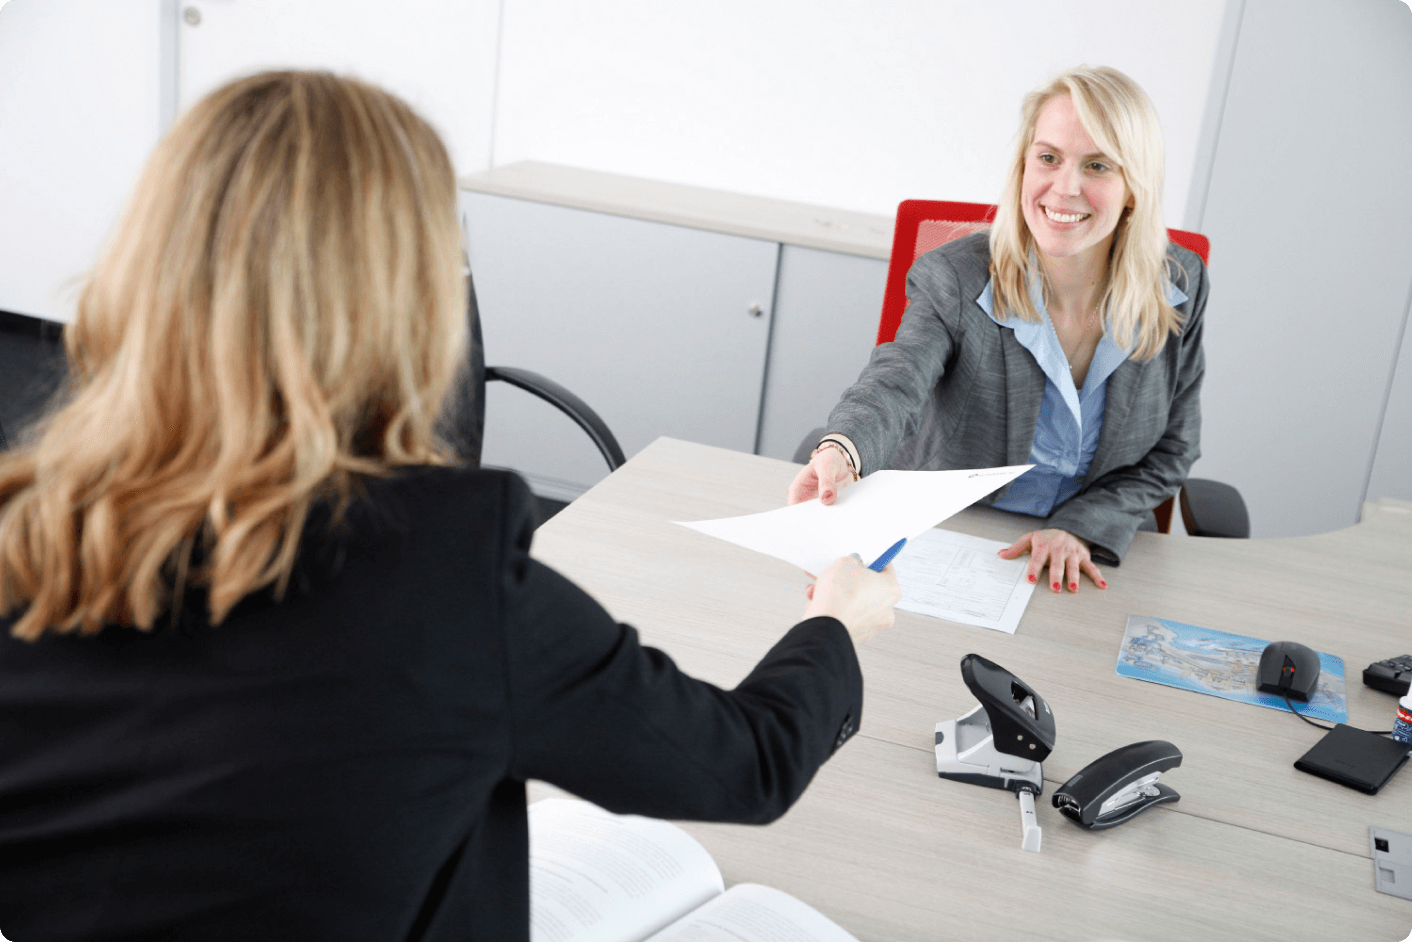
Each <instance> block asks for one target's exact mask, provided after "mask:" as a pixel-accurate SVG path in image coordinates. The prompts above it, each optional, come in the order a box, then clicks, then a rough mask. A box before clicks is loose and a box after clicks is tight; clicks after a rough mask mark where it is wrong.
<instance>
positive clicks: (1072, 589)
mask: <svg viewBox="0 0 1412 942" xmlns="http://www.w3.org/2000/svg"><path fill="white" fill-rule="evenodd" d="M1078 589H1079V584H1078V583H1077V582H1071V583H1069V591H1070V592H1077V591H1078Z"/></svg>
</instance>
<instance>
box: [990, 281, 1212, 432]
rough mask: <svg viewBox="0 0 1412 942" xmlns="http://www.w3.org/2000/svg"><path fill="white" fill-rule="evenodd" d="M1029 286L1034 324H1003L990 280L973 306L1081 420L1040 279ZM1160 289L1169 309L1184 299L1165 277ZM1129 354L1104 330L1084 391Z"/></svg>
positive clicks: (1012, 319) (1101, 380)
mask: <svg viewBox="0 0 1412 942" xmlns="http://www.w3.org/2000/svg"><path fill="white" fill-rule="evenodd" d="M1031 270H1032V271H1034V270H1033V269H1031ZM1029 287H1030V302H1031V303H1032V304H1034V308H1035V310H1036V311H1038V312H1039V316H1040V318H1041V320H1040V321H1039V322H1038V323H1034V322H1031V321H1026V320H1021V319H1020V318H1018V317H1010V318H1007V319H1006V320H1004V321H1002V320H1000V319H999V318H997V317H996V316H995V294H994V290H993V288H992V283H991V279H986V283H985V288H984V290H982V291H981V293H980V295H979V296H978V297H977V298H976V303H977V304H979V305H980V307H981V310H983V311H985V313H986V316H987V317H989V318H990V319H991V320H992V321H994V322H995V323H997V324H999V325H1000V326H1001V327H1007V328H1009V329H1010V330H1013V331H1014V332H1015V339H1016V340H1018V341H1019V342H1020V345H1021V346H1022V347H1024V348H1025V349H1026V350H1028V351H1030V354H1031V355H1032V356H1033V357H1034V358H1035V361H1036V362H1037V363H1039V366H1040V369H1042V370H1044V375H1045V376H1046V377H1047V378H1048V380H1049V381H1050V382H1051V383H1053V384H1054V387H1055V388H1056V389H1057V390H1058V391H1059V394H1060V396H1061V398H1063V400H1064V404H1065V405H1066V406H1068V408H1069V411H1070V412H1072V413H1073V415H1074V419H1075V421H1081V419H1080V410H1079V390H1078V389H1077V388H1075V386H1074V378H1073V376H1072V375H1071V374H1070V372H1069V369H1068V366H1069V363H1068V358H1067V357H1065V356H1064V351H1063V349H1062V348H1061V347H1060V346H1059V338H1058V336H1056V335H1055V333H1054V326H1053V324H1052V323H1051V322H1050V320H1049V311H1048V309H1047V308H1046V307H1045V304H1044V286H1043V280H1042V279H1041V278H1040V276H1039V273H1038V272H1035V273H1034V274H1033V275H1032V276H1031V277H1030V285H1029ZM1162 290H1163V294H1164V295H1165V296H1166V298H1167V303H1168V304H1170V305H1172V306H1173V307H1175V306H1177V305H1178V304H1181V303H1182V302H1183V301H1185V300H1186V299H1187V296H1186V295H1185V294H1184V293H1183V292H1182V290H1181V289H1180V288H1178V287H1177V286H1176V285H1174V284H1172V282H1171V281H1170V280H1168V279H1166V278H1164V279H1163V280H1162ZM1129 352H1130V351H1126V350H1123V349H1122V348H1120V347H1119V346H1118V345H1117V344H1116V343H1114V342H1113V339H1112V338H1111V337H1110V336H1109V335H1108V333H1107V332H1106V331H1105V332H1104V334H1103V336H1102V337H1101V338H1099V341H1098V348H1097V349H1096V350H1095V351H1094V354H1093V361H1092V362H1091V363H1090V364H1089V367H1088V374H1087V375H1086V376H1085V377H1084V389H1085V390H1093V389H1096V388H1098V386H1099V385H1100V384H1102V383H1105V382H1107V380H1108V377H1109V376H1111V375H1113V371H1114V370H1116V369H1117V368H1118V367H1119V366H1121V365H1122V363H1123V361H1124V360H1126V359H1127V358H1128V354H1129Z"/></svg>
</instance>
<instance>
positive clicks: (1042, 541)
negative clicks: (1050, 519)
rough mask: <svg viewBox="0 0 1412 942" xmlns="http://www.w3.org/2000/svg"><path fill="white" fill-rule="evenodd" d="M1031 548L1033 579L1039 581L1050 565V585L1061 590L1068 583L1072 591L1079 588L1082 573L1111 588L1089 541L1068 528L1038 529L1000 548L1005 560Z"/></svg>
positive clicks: (1104, 587)
mask: <svg viewBox="0 0 1412 942" xmlns="http://www.w3.org/2000/svg"><path fill="white" fill-rule="evenodd" d="M1026 550H1028V551H1029V554H1030V569H1029V573H1028V576H1029V580H1030V581H1031V582H1035V581H1037V580H1038V578H1039V574H1040V572H1042V571H1043V570H1044V567H1045V566H1046V565H1047V566H1048V567H1049V588H1050V590H1051V591H1054V592H1060V591H1062V589H1063V587H1064V586H1067V587H1068V589H1069V591H1070V592H1077V591H1079V573H1081V572H1082V573H1086V574H1087V575H1088V577H1089V578H1090V579H1092V580H1093V584H1094V585H1096V586H1098V587H1099V588H1100V589H1106V588H1108V583H1106V582H1104V581H1103V574H1102V573H1101V572H1099V571H1098V567H1097V566H1095V565H1094V564H1093V558H1092V557H1091V556H1090V555H1089V552H1088V544H1087V543H1085V542H1084V541H1083V540H1081V539H1079V538H1078V537H1076V536H1074V535H1073V534H1072V533H1070V532H1069V531H1068V530H1034V531H1031V532H1029V533H1026V534H1025V535H1024V536H1022V537H1020V538H1019V539H1018V540H1016V541H1015V542H1014V543H1011V544H1010V545H1009V546H1007V547H1005V549H1003V550H1001V551H1000V557H1001V558H1002V559H1014V558H1015V557H1016V556H1019V555H1020V554H1021V553H1023V552H1025V551H1026Z"/></svg>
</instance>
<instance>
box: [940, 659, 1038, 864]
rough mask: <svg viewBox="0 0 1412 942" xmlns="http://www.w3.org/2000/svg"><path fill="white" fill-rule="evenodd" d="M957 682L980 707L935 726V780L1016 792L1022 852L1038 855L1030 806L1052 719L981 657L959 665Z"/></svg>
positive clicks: (1026, 690)
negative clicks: (940, 779)
mask: <svg viewBox="0 0 1412 942" xmlns="http://www.w3.org/2000/svg"><path fill="white" fill-rule="evenodd" d="M961 679H962V680H964V681H965V682H966V686H967V687H968V688H970V691H971V693H973V694H975V695H976V699H977V700H979V701H980V703H978V704H976V707H975V709H973V710H971V711H970V712H969V713H967V714H966V715H965V716H962V717H960V718H959V719H954V720H943V721H942V722H940V723H937V724H936V774H937V775H939V776H941V777H942V778H949V779H955V780H956V781H958V782H968V783H970V784H972V785H984V786H986V787H988V788H1004V789H1008V790H1009V791H1012V792H1014V793H1015V794H1016V795H1017V796H1018V797H1019V799H1020V822H1021V826H1022V827H1023V828H1024V839H1023V841H1022V842H1021V846H1022V847H1023V848H1024V849H1025V850H1033V851H1038V850H1039V845H1040V838H1041V833H1040V828H1039V825H1038V824H1037V823H1036V820H1035V812H1034V800H1035V796H1037V795H1039V794H1040V793H1041V792H1043V791H1044V770H1043V768H1042V767H1041V766H1040V763H1041V762H1043V761H1044V760H1045V759H1047V758H1049V753H1050V752H1052V751H1053V749H1054V713H1053V712H1052V711H1051V710H1050V709H1049V704H1047V703H1045V702H1044V699H1043V698H1042V697H1040V695H1039V694H1037V693H1035V692H1034V690H1033V689H1031V688H1030V687H1029V686H1028V685H1027V684H1025V683H1024V681H1022V680H1020V678H1018V677H1016V676H1015V675H1014V674H1012V673H1010V672H1009V671H1007V670H1006V669H1005V668H1003V667H1001V666H1000V665H998V664H995V663H994V662H992V661H988V660H986V659H985V658H983V657H981V656H980V655H979V654H967V655H966V656H965V657H963V658H962V659H961Z"/></svg>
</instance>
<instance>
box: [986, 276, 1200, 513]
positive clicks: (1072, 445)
mask: <svg viewBox="0 0 1412 942" xmlns="http://www.w3.org/2000/svg"><path fill="white" fill-rule="evenodd" d="M1165 290H1166V295H1167V303H1168V304H1171V305H1172V306H1173V307H1175V306H1176V305H1178V304H1181V303H1182V302H1183V301H1185V300H1186V299H1187V298H1186V295H1185V294H1183V293H1182V291H1181V290H1180V289H1179V288H1177V286H1176V285H1174V284H1172V283H1171V282H1166V283H1165ZM1030 300H1031V301H1032V302H1033V303H1034V306H1035V310H1036V311H1038V312H1039V315H1040V317H1041V318H1043V322H1042V323H1037V324H1035V323H1030V322H1029V321H1025V320H1021V319H1020V318H1018V317H1015V316H1013V315H1012V316H1011V317H1010V318H1008V319H1007V320H1005V321H1003V322H1002V321H1000V320H997V319H996V316H995V311H994V307H995V303H994V298H993V296H992V294H991V284H990V282H986V286H985V290H984V291H982V292H981V294H980V297H978V298H976V303H977V304H979V305H980V306H981V309H982V310H984V311H985V312H986V314H987V315H989V317H990V319H991V320H993V321H995V322H996V323H997V324H1000V326H1002V327H1005V328H1007V329H1009V330H1013V331H1014V332H1015V339H1016V340H1018V341H1019V342H1020V346H1022V347H1024V348H1025V349H1026V350H1028V351H1029V352H1030V355H1031V356H1033V357H1034V358H1035V362H1037V363H1038V364H1039V366H1040V369H1042V370H1043V371H1044V398H1043V399H1041V400H1040V404H1039V422H1038V423H1037V424H1036V425H1035V430H1034V444H1033V445H1032V446H1031V447H1030V457H1029V461H1028V462H1027V463H1029V464H1033V465H1034V467H1033V468H1031V469H1030V470H1029V471H1027V472H1025V473H1024V474H1022V475H1020V477H1018V478H1017V479H1016V480H1015V483H1013V484H1011V485H1010V491H1009V492H1008V493H1007V494H1006V495H1005V496H1004V497H1003V498H1001V499H1000V500H998V501H996V503H995V506H996V507H999V508H1000V509H1001V510H1009V511H1013V512H1015V513H1023V514H1032V515H1034V516H1036V517H1047V516H1049V514H1050V512H1051V511H1052V510H1053V509H1054V508H1055V507H1056V506H1057V505H1059V504H1062V503H1063V502H1064V501H1066V500H1068V499H1069V498H1070V497H1073V496H1074V495H1075V494H1077V493H1078V492H1079V488H1080V487H1081V486H1082V485H1083V479H1084V475H1085V474H1087V473H1088V466H1089V463H1090V462H1091V461H1092V460H1093V453H1094V452H1095V451H1096V450H1097V449H1098V435H1099V432H1100V431H1102V429H1103V410H1104V407H1105V405H1106V404H1107V401H1108V377H1109V376H1111V375H1113V371H1114V370H1116V369H1117V368H1118V367H1119V366H1121V365H1122V363H1123V361H1124V360H1126V359H1127V358H1128V354H1127V352H1126V351H1124V350H1123V349H1122V348H1120V347H1119V346H1118V345H1117V344H1116V343H1114V342H1113V340H1112V339H1111V338H1110V337H1109V335H1108V334H1107V332H1105V333H1104V334H1103V336H1102V337H1101V338H1099V341H1098V349H1097V350H1095V351H1094V354H1093V361H1092V363H1090V364H1089V368H1088V375H1087V376H1085V377H1084V387H1083V389H1077V388H1075V386H1074V377H1073V375H1072V374H1071V373H1070V372H1069V361H1068V358H1067V357H1065V356H1064V350H1063V348H1062V347H1060V346H1059V337H1058V335H1056V334H1055V332H1054V325H1053V323H1051V322H1050V320H1049V311H1048V310H1046V308H1045V306H1044V291H1043V289H1042V287H1041V284H1040V280H1039V279H1038V278H1036V279H1034V280H1032V281H1031V282H1030Z"/></svg>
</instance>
